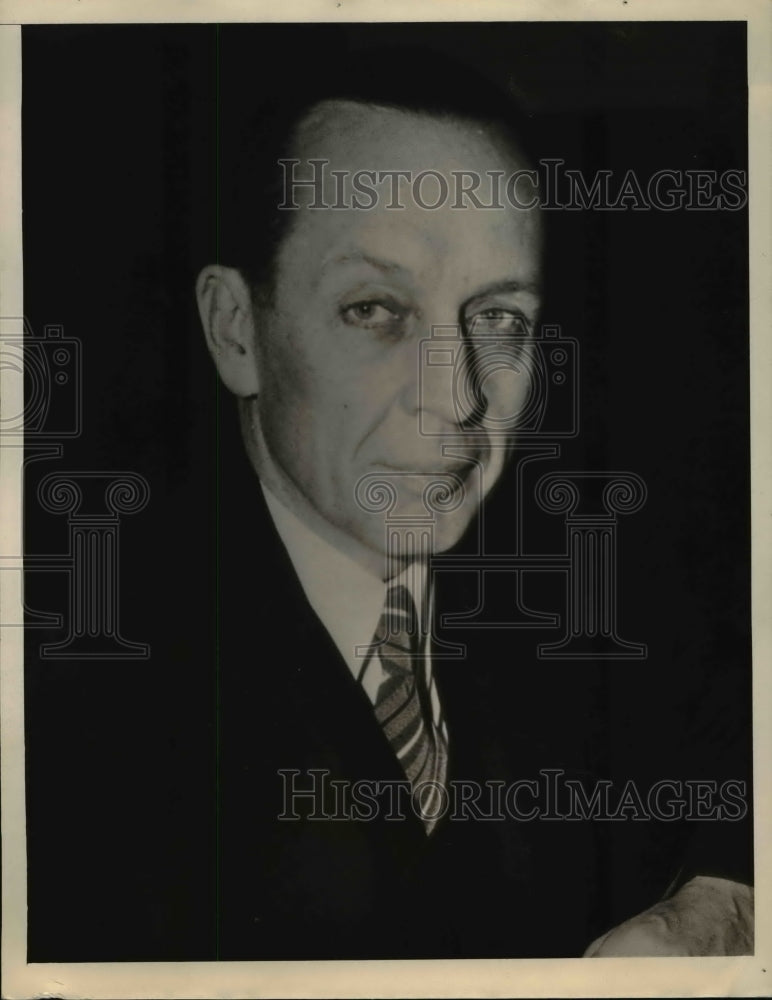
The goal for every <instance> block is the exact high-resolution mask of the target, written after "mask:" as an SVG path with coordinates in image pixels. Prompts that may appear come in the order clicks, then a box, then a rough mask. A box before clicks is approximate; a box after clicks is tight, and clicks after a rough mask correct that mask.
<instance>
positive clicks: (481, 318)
mask: <svg viewBox="0 0 772 1000" xmlns="http://www.w3.org/2000/svg"><path fill="white" fill-rule="evenodd" d="M467 322H468V324H469V332H470V333H472V334H474V333H506V334H509V335H510V336H518V335H519V336H527V335H528V333H529V328H528V321H527V320H526V318H525V316H524V315H523V314H522V313H521V312H520V310H519V309H502V308H499V307H496V306H494V307H491V308H490V309H482V310H481V311H480V312H478V313H475V314H474V315H472V316H470V317H469V318H468V320H467Z"/></svg>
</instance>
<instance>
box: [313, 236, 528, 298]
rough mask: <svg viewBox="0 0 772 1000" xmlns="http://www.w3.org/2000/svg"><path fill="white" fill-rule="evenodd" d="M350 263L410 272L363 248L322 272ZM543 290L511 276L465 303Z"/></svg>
mask: <svg viewBox="0 0 772 1000" xmlns="http://www.w3.org/2000/svg"><path fill="white" fill-rule="evenodd" d="M349 263H353V264H360V263H361V264H369V265H370V267H372V268H375V270H376V271H381V272H382V273H383V274H394V273H395V272H397V273H400V274H405V275H409V274H410V270H409V268H406V267H404V266H403V265H402V264H398V263H397V262H396V261H392V260H384V259H382V258H380V257H373V256H371V255H370V254H368V253H365V252H364V251H362V250H351V251H348V252H346V253H342V254H340V255H339V256H337V257H332V258H330V259H329V260H326V261H324V263H323V264H322V266H321V269H320V273H321V274H324V273H325V271H327V270H329V268H331V267H333V266H335V265H337V264H349ZM541 290H542V289H541V285H540V284H539V283H538V282H536V281H515V280H514V279H512V278H509V279H505V280H504V281H495V282H493V283H492V284H490V285H486V286H485V287H484V288H482V289H480V291H479V292H475V293H474V294H473V295H470V297H469V298H468V299H467V300H466V303H465V304H464V305H465V306H466V305H468V304H469V303H470V302H475V301H476V300H477V299H482V298H485V296H486V295H500V294H502V293H505V292H509V293H512V292H528V293H530V294H531V295H537V296H538V295H540V294H541Z"/></svg>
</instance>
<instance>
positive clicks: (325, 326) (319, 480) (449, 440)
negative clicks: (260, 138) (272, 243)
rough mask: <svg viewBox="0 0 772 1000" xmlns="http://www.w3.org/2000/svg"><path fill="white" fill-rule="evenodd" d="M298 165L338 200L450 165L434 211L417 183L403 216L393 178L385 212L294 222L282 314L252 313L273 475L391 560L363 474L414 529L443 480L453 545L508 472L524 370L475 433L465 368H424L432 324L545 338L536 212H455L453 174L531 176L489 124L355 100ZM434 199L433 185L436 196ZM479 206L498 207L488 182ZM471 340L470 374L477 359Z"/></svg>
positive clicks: (328, 115)
mask: <svg viewBox="0 0 772 1000" xmlns="http://www.w3.org/2000/svg"><path fill="white" fill-rule="evenodd" d="M295 155H296V156H297V157H298V158H299V159H300V161H301V165H300V166H299V167H297V168H296V176H302V175H303V173H302V172H303V164H304V163H305V161H306V160H307V159H309V158H321V159H326V160H329V161H330V162H329V164H328V166H327V168H326V169H327V176H328V177H329V178H330V184H329V187H328V188H327V189H326V199H325V200H326V201H327V203H328V204H334V203H335V200H336V194H335V190H334V186H333V180H332V174H331V171H333V170H345V171H349V172H356V171H360V170H371V171H372V170H409V171H411V172H412V173H413V176H415V175H416V174H418V173H420V172H421V171H422V170H434V171H439V172H440V173H442V174H443V175H444V176H446V177H447V179H448V183H449V185H450V188H449V190H450V192H451V194H450V195H449V196H448V197H447V198H446V199H445V202H444V204H443V205H441V206H440V207H439V208H437V209H436V210H429V209H426V208H422V207H420V205H418V204H416V203H415V202H414V201H413V198H412V196H411V194H410V186H409V184H408V185H407V186H405V187H404V189H403V191H404V193H403V195H402V197H401V201H402V204H404V205H405V208H404V209H395V208H388V207H387V206H388V204H389V202H390V201H391V184H390V182H386V181H385V182H384V184H383V185H382V186H380V187H378V191H379V195H380V197H379V199H378V204H377V205H376V207H374V208H372V209H368V210H361V209H355V208H343V209H332V208H327V209H309V208H308V207H306V205H304V206H303V207H301V208H300V209H298V210H294V211H293V218H292V220H291V225H290V229H289V232H288V235H287V236H286V237H285V239H284V241H283V242H282V244H281V246H280V248H279V252H278V256H277V268H276V283H275V289H274V293H275V294H274V296H273V300H272V303H271V305H270V306H266V307H263V308H262V309H261V310H260V311H259V312H258V313H257V316H256V324H255V327H256V344H255V350H256V358H257V365H258V372H259V386H260V388H259V394H258V399H257V403H256V408H257V424H258V425H259V437H260V444H259V448H258V456H257V457H258V468H259V471H260V474H261V476H262V477H263V479H264V481H265V482H266V484H267V485H268V486H269V487H270V488H271V489H273V490H274V491H275V492H277V493H279V494H280V495H281V496H282V498H283V499H284V500H285V502H286V503H289V504H290V505H291V506H292V508H293V509H294V510H295V512H296V513H298V514H300V515H301V516H302V517H303V516H305V517H306V519H307V520H310V521H311V523H315V524H316V525H317V526H318V525H320V524H325V525H329V526H331V528H332V530H333V532H334V533H336V534H337V535H338V536H339V537H344V538H346V539H349V540H351V541H352V543H353V544H354V545H355V546H361V547H363V548H364V550H366V551H367V552H369V553H371V554H373V553H374V554H377V557H378V558H380V560H381V563H382V561H383V553H384V551H385V537H386V535H385V523H384V517H385V515H384V513H374V512H373V511H372V509H370V510H367V509H365V508H366V507H367V503H364V504H363V503H362V494H361V491H360V496H359V498H357V487H358V484H360V487H361V486H363V485H364V482H363V477H371V478H370V480H368V482H372V477H374V476H375V477H380V478H382V479H386V480H388V481H389V482H391V483H392V484H393V486H394V488H395V489H396V493H397V503H396V506H395V507H394V508H393V510H392V514H398V515H400V516H404V517H406V518H420V517H422V516H423V517H424V518H425V516H426V513H427V510H426V507H425V504H424V500H423V492H424V489H425V487H426V486H427V484H428V483H429V482H431V480H432V478H434V480H441V481H442V480H443V479H444V481H445V482H448V483H450V484H451V488H452V489H453V491H454V494H453V497H452V498H451V502H450V504H449V505H448V506H449V507H454V509H452V510H448V511H447V512H445V513H437V514H436V515H435V520H434V549H435V551H442V550H444V549H446V548H448V547H450V546H451V545H453V544H454V543H455V542H456V541H457V540H458V539H459V538H460V537H461V535H462V533H463V531H464V530H465V528H466V527H467V525H468V524H469V522H470V520H471V518H472V517H473V515H474V513H475V511H476V510H477V508H478V506H479V504H480V502H481V500H482V498H483V496H484V495H485V493H487V491H488V490H489V489H490V488H491V486H492V485H493V484H494V482H495V481H496V479H498V477H499V475H500V473H501V470H502V468H503V466H504V463H505V460H506V454H507V449H506V440H505V438H502V437H501V435H500V434H498V433H486V432H485V430H484V428H485V426H489V427H496V426H497V424H496V421H497V420H499V421H501V420H504V421H505V422H506V418H507V417H508V416H509V415H511V414H514V413H516V412H517V410H518V408H519V406H520V405H521V403H522V399H523V396H524V394H525V393H526V392H527V377H525V376H518V374H517V367H518V366H517V364H516V363H513V364H512V365H510V366H509V367H507V366H506V365H505V366H504V368H503V369H501V366H499V370H497V371H493V373H492V374H490V377H488V378H486V379H485V380H484V381H483V382H482V384H481V387H480V388H481V391H482V394H483V398H484V406H485V410H486V419H485V420H483V421H482V428H483V429H482V430H481V427H480V425H479V424H477V425H474V427H473V428H472V430H473V433H472V434H471V435H470V433H469V426H470V425H469V420H470V418H471V416H472V414H471V413H470V410H469V407H468V406H467V405H466V403H465V400H468V396H466V397H464V398H456V397H457V396H458V393H457V392H456V393H455V394H454V380H453V369H452V367H450V366H445V367H442V366H440V367H434V368H432V369H431V370H430V369H429V368H428V367H427V366H426V364H425V359H426V350H425V348H424V350H423V351H422V350H421V348H420V342H421V341H422V340H425V339H426V338H428V337H430V336H431V334H432V328H433V327H434V326H437V325H451V326H456V327H458V324H459V323H462V322H463V323H465V324H466V326H467V328H471V327H472V325H473V324H475V329H480V328H481V327H482V328H483V329H484V330H485V331H487V332H491V331H492V332H493V333H494V334H495V335H496V337H497V339H498V341H499V342H501V341H506V338H507V336H508V335H509V331H515V332H516V333H517V334H518V335H520V337H521V338H522V334H523V329H524V327H523V323H525V324H526V325H527V326H528V327H529V328H532V326H533V324H534V322H535V320H536V316H537V311H538V281H539V256H540V227H539V218H538V210H530V211H526V210H522V209H514V208H512V207H511V206H510V205H508V204H506V199H503V198H502V201H503V202H504V203H505V204H506V207H503V208H495V209H481V208H474V207H472V206H471V205H470V204H469V203H467V204H465V207H463V208H461V209H459V208H453V207H452V205H453V203H454V197H453V186H452V182H453V178H452V176H451V173H450V172H451V171H452V170H456V171H458V170H467V171H477V172H479V173H480V174H481V175H482V176H483V177H485V176H486V173H485V172H486V171H491V170H500V171H504V172H505V175H506V176H509V174H511V173H512V171H513V170H516V169H519V168H523V167H524V166H525V165H524V164H523V163H522V162H519V161H518V159H517V158H516V154H513V153H512V151H511V150H506V149H505V148H504V147H503V145H502V144H501V142H498V141H496V140H495V139H494V138H493V137H492V136H491V135H490V134H488V133H487V132H486V131H485V130H484V128H483V127H482V126H477V125H474V124H470V123H468V122H460V121H453V120H444V119H439V118H434V117H431V116H428V115H417V114H416V115H414V114H411V113H408V112H403V111H397V110H392V109H386V108H377V107H372V106H365V105H358V104H353V103H349V102H342V101H341V102H337V101H336V102H326V103H324V104H321V105H319V106H318V107H317V109H315V111H314V112H312V114H311V116H309V118H308V119H307V120H306V122H305V123H304V124H303V126H302V127H301V129H300V132H299V136H298V141H297V147H296V151H295ZM438 191H439V188H438V185H437V183H436V182H435V181H432V180H429V181H427V182H426V183H425V186H424V187H423V188H422V194H421V196H422V198H423V200H424V202H425V203H429V204H432V203H433V202H434V201H435V200H437V196H438V194H437V193H438ZM311 196H312V193H311V192H309V195H308V198H307V199H306V201H308V200H310V198H311ZM480 198H481V200H483V201H485V202H487V201H488V199H487V198H486V196H485V194H484V188H483V189H481V191H480ZM297 200H298V201H300V200H301V195H300V192H299V191H298V195H297ZM523 200H526V199H523ZM463 345H464V340H463V338H461V339H460V340H459V341H458V344H457V347H456V351H455V360H456V364H459V363H462V358H461V356H460V355H461V354H463V353H464V351H474V345H473V343H470V342H469V341H468V340H467V342H466V345H465V346H463ZM464 360H465V361H467V362H468V361H469V358H468V357H467V358H465V359H464ZM493 367H494V368H495V367H496V366H495V365H494V366H493ZM520 367H522V366H520ZM499 426H501V424H499ZM510 443H511V442H510ZM451 446H452V447H451ZM320 518H321V520H320Z"/></svg>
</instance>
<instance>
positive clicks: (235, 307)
mask: <svg viewBox="0 0 772 1000" xmlns="http://www.w3.org/2000/svg"><path fill="white" fill-rule="evenodd" d="M196 300H197V301H198V312H199V315H200V317H201V324H202V326H203V327H204V336H205V337H206V345H207V347H208V348H209V353H210V354H211V355H212V358H213V359H214V363H215V364H216V365H217V371H218V372H219V373H220V378H221V379H222V380H223V382H224V383H225V385H226V386H227V387H228V388H229V389H230V391H231V392H232V393H234V394H235V395H236V396H241V397H248V396H256V395H257V392H258V388H259V377H258V371H257V358H256V356H255V323H254V315H253V312H252V298H251V295H250V294H249V288H248V286H247V283H246V282H245V281H244V279H243V277H242V276H241V274H240V273H239V272H238V271H237V270H235V268H232V267H221V266H220V265H219V264H210V265H209V266H208V267H205V268H204V270H203V271H202V272H201V274H199V276H198V280H197V282H196Z"/></svg>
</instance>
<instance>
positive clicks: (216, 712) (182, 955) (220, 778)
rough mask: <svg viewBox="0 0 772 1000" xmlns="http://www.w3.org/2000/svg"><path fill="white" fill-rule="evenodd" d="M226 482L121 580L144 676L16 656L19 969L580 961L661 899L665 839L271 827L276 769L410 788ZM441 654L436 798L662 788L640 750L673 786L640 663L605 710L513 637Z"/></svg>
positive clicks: (608, 684) (121, 667) (488, 634)
mask: <svg viewBox="0 0 772 1000" xmlns="http://www.w3.org/2000/svg"><path fill="white" fill-rule="evenodd" d="M220 472H221V475H220V478H219V480H218V483H217V489H216V491H215V493H214V494H213V508H212V520H211V521H210V522H209V525H208V527H206V528H205V529H204V530H202V531H200V533H199V534H198V536H196V537H194V536H192V535H191V533H190V531H189V530H188V526H187V523H186V521H185V517H184V515H183V512H182V509H181V508H179V509H175V507H174V505H173V504H172V505H171V507H170V509H169V510H167V511H166V513H165V515H164V518H163V521H164V525H165V528H164V534H163V538H164V550H163V551H161V552H159V551H158V549H157V546H154V548H153V552H149V553H148V554H147V558H148V560H153V561H152V562H150V564H149V565H148V564H146V565H144V566H143V570H144V572H143V574H142V576H141V577H138V578H137V580H136V581H135V584H136V586H137V587H138V588H142V589H138V590H137V591H136V593H137V594H141V598H142V599H141V602H140V605H141V607H140V610H141V614H140V613H139V612H138V615H137V619H136V621H134V622H132V621H128V622H126V621H124V626H123V627H124V628H125V629H126V632H127V634H128V633H129V629H130V628H134V630H135V632H134V634H137V630H141V629H142V628H144V629H145V630H147V629H148V628H150V627H152V638H153V641H152V654H151V657H150V659H149V660H148V661H144V662H136V663H129V664H125V663H119V662H113V663H98V664H94V663H71V662H69V663H64V664H52V663H50V662H49V663H46V662H44V661H40V660H37V659H36V658H35V656H34V648H32V647H29V650H28V669H27V702H28V704H27V727H28V730H27V732H28V736H27V739H28V757H27V766H28V773H27V779H28V821H29V834H28V835H29V856H30V864H29V897H30V913H29V956H30V960H34V961H78V960H80V961H89V960H92V961H94V960H117V961H121V960H123V961H126V960H200V959H216V958H219V959H233V960H247V959H259V958H266V959H290V958H294V959H304V958H305V959H312V958H384V957H386V958H402V957H405V958H411V957H412V958H432V957H441V956H445V957H478V956H479V957H483V956H493V957H519V956H529V957H530V956H536V957H538V956H563V955H580V954H581V953H582V951H583V950H584V948H585V947H586V946H587V945H588V944H589V942H590V941H591V940H592V939H593V938H594V937H595V936H597V934H599V933H601V932H602V931H604V930H606V929H608V927H609V926H611V925H612V924H613V923H615V922H617V921H618V920H621V919H623V918H625V917H627V916H631V915H633V914H634V913H636V912H638V911H639V910H641V909H643V908H644V907H645V906H648V905H651V904H652V903H653V902H655V901H656V900H657V899H658V898H659V897H660V896H661V895H662V893H663V892H664V891H665V889H666V887H667V886H668V884H669V883H670V882H671V881H672V879H673V878H674V877H676V876H677V874H678V872H679V870H680V869H682V868H683V866H684V858H685V857H686V856H687V855H688V852H687V850H686V845H687V839H686V834H687V833H689V831H688V830H687V831H685V830H684V828H683V826H682V825H679V824H656V823H640V822H639V823H637V824H636V823H631V822H627V823H621V824H620V823H617V824H610V823H608V822H605V823H604V822H602V821H599V822H591V821H583V820H578V821H571V820H568V821H567V820H562V821H561V820H549V819H541V820H534V821H516V820H512V819H507V820H493V821H490V820H487V821H486V820H484V819H480V818H477V819H475V818H469V819H458V820H454V821H452V822H451V821H448V820H447V819H446V820H444V821H443V822H441V823H440V825H439V826H438V828H437V830H436V831H435V833H434V835H433V836H432V837H431V838H428V839H427V837H426V835H425V833H424V831H423V828H422V826H421V824H420V822H419V821H418V820H417V819H416V818H415V817H414V816H413V815H411V814H410V813H408V814H407V816H406V818H404V819H398V820H389V819H387V818H385V813H386V810H385V809H383V810H382V811H381V813H380V814H379V815H378V816H377V817H376V818H374V819H372V820H369V821H362V820H356V819H339V818H335V819H330V820H314V819H305V820H301V821H293V820H288V819H280V818H279V814H280V813H281V812H282V810H283V801H284V800H283V788H284V780H285V779H284V778H283V777H282V775H281V773H280V772H282V771H292V770H294V771H299V772H300V776H299V777H298V779H297V780H298V783H299V784H307V783H308V781H309V778H308V771H309V769H319V770H323V771H326V772H329V774H328V778H329V779H330V780H340V781H346V782H353V781H357V780H365V781H370V782H375V781H384V782H388V781H399V780H404V775H403V774H402V772H401V770H400V769H399V766H398V764H397V762H396V759H395V757H394V755H393V753H392V752H391V750H390V748H389V746H388V744H387V742H386V740H385V738H384V736H383V734H382V732H381V730H380V728H379V726H378V725H377V723H376V721H375V718H374V715H373V711H372V706H371V704H370V702H369V700H368V698H367V696H366V695H365V693H364V692H363V691H362V690H361V688H360V687H359V686H358V685H357V684H356V683H355V682H354V680H353V679H352V676H351V674H350V672H349V670H348V667H347V666H346V664H345V663H344V661H343V660H342V658H341V657H340V655H339V653H338V651H337V649H336V648H335V646H334V644H333V642H332V640H331V638H330V636H329V635H328V633H327V632H326V630H325V628H324V627H323V625H322V624H321V622H320V621H319V620H318V618H317V617H316V615H315V614H314V613H313V612H312V610H311V609H310V607H309V605H308V603H307V601H306V599H305V596H304V594H303V592H302V589H301V586H300V583H299V581H298V579H297V577H296V575H295V573H294V570H293V568H292V566H291V564H290V562H289V559H288V557H287V555H286V552H285V550H284V549H283V546H282V544H281V542H280V540H279V538H278V536H277V534H276V531H275V529H274V527H273V525H272V523H271V520H270V517H269V516H268V514H267V511H266V509H265V505H264V501H263V498H262V495H261V492H260V489H259V485H258V482H257V479H256V477H255V475H254V472H253V471H252V469H251V467H250V466H249V465H248V463H247V460H246V458H244V457H243V456H242V455H241V453H240V452H239V453H238V454H237V455H234V456H232V457H230V458H229V460H228V462H227V463H226V464H225V465H224V466H223V468H222V469H221V470H220ZM177 515H179V517H178V516H177ZM178 520H179V522H180V523H184V524H185V530H181V529H179V525H178ZM178 529H179V530H178ZM436 587H437V600H436V605H437V608H438V611H440V612H443V611H448V610H450V611H463V610H465V609H470V608H472V607H474V606H475V603H476V601H477V597H478V593H477V587H478V583H477V579H476V576H475V574H473V573H472V574H464V573H445V574H443V573H439V574H438V575H437V579H436ZM437 635H438V636H439V637H440V638H444V639H446V640H447V641H451V642H455V643H458V642H462V643H464V644H465V645H466V656H465V657H463V658H461V659H452V658H448V659H443V658H442V656H441V655H436V656H435V659H434V671H435V676H436V678H437V684H438V688H439V691H440V696H441V699H442V702H443V706H444V709H445V712H446V716H447V721H448V727H449V732H450V758H449V774H448V778H449V780H450V781H458V780H474V781H477V782H479V783H480V784H482V783H484V782H486V781H498V782H511V781H513V780H516V779H519V778H525V779H531V780H533V779H537V778H538V777H539V772H540V771H543V770H546V769H555V770H560V771H562V772H564V775H563V776H564V777H571V778H574V779H576V780H581V781H583V782H585V784H586V785H587V787H588V788H590V789H591V788H592V786H593V783H594V782H596V781H597V780H599V779H601V778H610V779H612V780H616V781H617V786H619V783H620V782H622V781H623V780H627V779H628V778H636V779H639V780H641V781H644V782H645V781H646V779H647V778H648V777H652V778H662V777H671V778H672V777H678V773H677V772H678V767H677V766H676V762H675V758H674V757H673V756H672V747H673V746H674V745H675V742H677V740H675V741H674V740H673V739H671V740H670V741H669V742H668V741H667V739H666V741H665V743H664V744H662V745H661V747H660V750H661V753H660V754H659V757H661V758H665V759H667V762H668V767H669V770H666V771H664V772H663V771H661V770H659V771H658V763H657V762H658V760H659V758H658V756H657V754H655V753H652V742H653V741H652V735H651V734H652V729H653V727H654V728H656V729H657V742H658V745H659V744H660V743H661V740H662V738H663V733H664V731H665V730H664V722H663V721H662V719H663V718H664V716H662V712H661V706H660V705H659V703H658V702H657V701H656V700H655V699H653V698H651V697H650V696H647V694H646V691H648V690H650V689H651V687H652V685H653V686H654V687H655V688H656V683H657V678H656V676H655V677H654V679H653V681H652V667H651V665H650V664H646V665H645V666H646V668H647V669H646V671H644V670H643V669H642V668H641V669H640V670H639V673H638V674H637V675H635V674H634V676H633V683H634V692H635V696H634V697H631V690H632V689H631V686H630V683H631V681H630V670H631V669H632V668H629V667H623V668H622V669H623V670H625V671H626V674H625V682H624V684H623V685H622V689H621V691H620V690H618V687H619V685H618V678H619V677H620V668H619V665H618V664H615V665H614V668H615V669H614V668H610V667H609V666H608V665H598V664H590V665H587V664H584V663H583V664H576V663H574V662H569V663H552V664H550V663H546V662H542V663H538V664H537V663H536V661H535V657H534V645H535V643H534V640H533V637H532V636H531V635H530V634H529V633H525V634H522V633H517V632H509V631H505V632H502V631H500V630H493V631H491V630H484V629H483V630H479V629H478V630H471V629H470V630H468V631H464V630H459V629H453V630H450V629H446V630H443V629H442V628H441V627H440V625H439V623H438V626H437ZM34 641H35V643H38V642H39V641H40V634H39V633H38V634H36V635H35V636H34ZM643 680H645V682H646V687H645V690H644V685H643V684H641V683H639V682H640V681H643ZM660 680H661V679H660ZM615 685H616V686H615ZM657 711H659V712H660V716H662V718H659V719H654V720H652V715H651V713H652V712H657ZM620 727H621V728H622V729H626V732H624V733H623V735H622V737H621V738H619V734H618V731H619V729H620ZM671 728H672V729H677V726H676V727H672V726H671ZM642 761H643V762H645V763H643V764H642ZM660 763H662V762H661V761H660ZM663 766H665V765H664V763H663ZM327 789H328V791H327V793H326V796H327V797H326V809H327V810H328V811H329V812H332V813H334V812H335V806H334V803H333V800H332V795H333V792H332V786H331V785H327ZM308 807H309V803H308V802H307V801H306V803H305V805H304V804H303V803H298V808H299V810H300V811H301V812H302V811H303V809H304V808H306V809H307V808H308ZM472 815H474V814H472ZM713 850H714V856H713V860H714V861H716V860H717V858H716V857H715V855H716V853H720V851H719V850H718V848H714V849H713ZM721 850H722V851H723V850H724V848H722V849H721ZM708 856H709V857H710V851H708ZM705 867H707V868H709V867H710V864H709V862H708V861H705V864H704V868H705Z"/></svg>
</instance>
